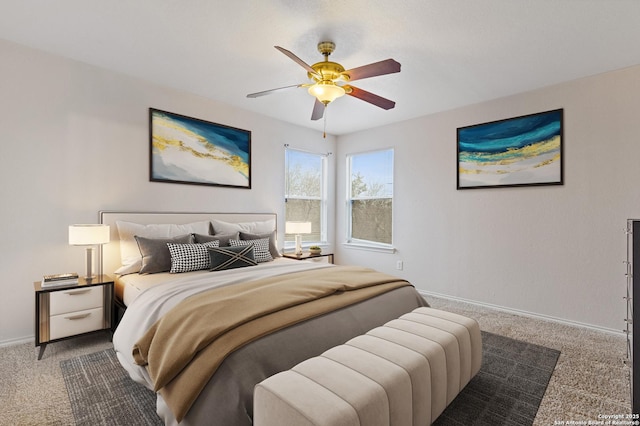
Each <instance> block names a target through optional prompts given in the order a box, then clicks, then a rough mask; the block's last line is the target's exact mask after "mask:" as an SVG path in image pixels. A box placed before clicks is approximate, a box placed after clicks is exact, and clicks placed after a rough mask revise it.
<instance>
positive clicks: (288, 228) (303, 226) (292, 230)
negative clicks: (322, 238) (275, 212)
mask: <svg viewBox="0 0 640 426" xmlns="http://www.w3.org/2000/svg"><path fill="white" fill-rule="evenodd" d="M284 228H285V229H284V232H285V233H287V234H310V233H311V222H287V223H285V226H284Z"/></svg>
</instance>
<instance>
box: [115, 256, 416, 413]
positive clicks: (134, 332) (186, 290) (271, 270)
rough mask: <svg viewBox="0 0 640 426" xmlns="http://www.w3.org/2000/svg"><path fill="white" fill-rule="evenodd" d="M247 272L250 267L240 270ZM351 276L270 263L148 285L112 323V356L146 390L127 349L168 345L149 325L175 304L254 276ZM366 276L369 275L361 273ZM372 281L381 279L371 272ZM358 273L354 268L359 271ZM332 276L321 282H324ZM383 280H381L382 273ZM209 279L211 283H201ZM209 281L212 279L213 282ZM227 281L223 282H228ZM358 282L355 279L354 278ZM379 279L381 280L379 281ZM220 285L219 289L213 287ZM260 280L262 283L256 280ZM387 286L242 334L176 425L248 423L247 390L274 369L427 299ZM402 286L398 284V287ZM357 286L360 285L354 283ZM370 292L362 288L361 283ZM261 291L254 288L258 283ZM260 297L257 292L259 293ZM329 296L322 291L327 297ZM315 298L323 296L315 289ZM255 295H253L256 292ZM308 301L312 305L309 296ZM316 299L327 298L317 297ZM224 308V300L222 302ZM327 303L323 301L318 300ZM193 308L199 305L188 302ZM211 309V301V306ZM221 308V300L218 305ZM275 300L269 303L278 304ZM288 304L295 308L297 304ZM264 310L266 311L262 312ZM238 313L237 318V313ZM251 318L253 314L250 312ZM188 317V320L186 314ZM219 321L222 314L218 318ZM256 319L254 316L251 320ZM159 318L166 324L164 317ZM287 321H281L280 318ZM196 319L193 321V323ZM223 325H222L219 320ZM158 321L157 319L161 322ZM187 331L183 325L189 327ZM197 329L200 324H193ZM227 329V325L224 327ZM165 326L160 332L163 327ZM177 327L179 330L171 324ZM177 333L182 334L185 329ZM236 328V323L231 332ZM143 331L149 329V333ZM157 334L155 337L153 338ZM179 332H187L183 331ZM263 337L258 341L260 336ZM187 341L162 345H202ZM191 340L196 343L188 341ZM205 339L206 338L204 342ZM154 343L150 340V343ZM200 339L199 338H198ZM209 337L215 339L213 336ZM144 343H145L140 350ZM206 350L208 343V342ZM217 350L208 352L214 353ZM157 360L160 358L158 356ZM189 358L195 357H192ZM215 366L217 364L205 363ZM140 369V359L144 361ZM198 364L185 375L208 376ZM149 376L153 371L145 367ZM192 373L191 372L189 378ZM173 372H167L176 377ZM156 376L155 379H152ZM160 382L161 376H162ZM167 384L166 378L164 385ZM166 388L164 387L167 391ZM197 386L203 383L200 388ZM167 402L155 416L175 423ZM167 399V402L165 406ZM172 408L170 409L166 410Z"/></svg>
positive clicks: (176, 409) (149, 382)
mask: <svg viewBox="0 0 640 426" xmlns="http://www.w3.org/2000/svg"><path fill="white" fill-rule="evenodd" d="M245 269H251V268H245ZM306 270H313V271H314V272H302V271H306ZM354 271H355V273H356V275H357V273H358V271H357V270H354V269H353V268H344V269H341V267H330V266H320V265H313V264H309V263H305V262H280V264H279V265H276V264H274V265H269V266H264V267H257V268H256V269H255V270H254V271H247V270H243V271H238V275H240V277H236V276H235V275H234V274H232V273H228V274H226V275H224V276H220V275H216V274H217V273H209V274H208V275H206V274H195V275H194V278H193V279H186V277H180V278H179V279H178V282H177V283H174V284H167V285H164V284H163V287H164V288H158V289H156V288H154V289H151V290H153V291H151V290H147V291H146V292H145V293H143V294H141V296H140V297H139V298H138V299H136V301H134V303H132V304H131V306H130V307H129V309H128V310H127V313H126V314H125V317H124V318H123V320H122V322H121V325H120V326H119V328H118V330H117V331H116V334H115V336H114V346H115V347H116V351H117V352H118V357H119V359H120V360H121V363H122V364H123V366H124V367H125V368H126V369H127V370H128V371H129V373H130V374H131V375H132V377H133V378H134V379H135V380H137V381H140V382H142V383H144V384H145V385H146V386H147V387H149V388H152V389H153V388H154V387H158V386H157V383H156V380H153V379H152V378H151V375H150V374H149V366H148V365H147V366H138V365H135V364H134V362H133V357H132V351H133V346H134V345H135V344H139V343H140V341H144V342H147V341H148V338H149V335H154V336H155V337H156V338H158V339H160V341H163V339H164V340H167V339H168V337H167V335H164V337H163V335H162V334H161V333H157V330H155V329H156V328H157V327H158V326H157V324H156V320H157V319H159V318H162V317H163V316H164V315H165V314H166V312H169V311H171V310H172V309H173V308H174V307H176V308H175V309H173V310H174V311H176V310H177V311H180V308H181V305H180V302H181V300H183V299H186V298H190V299H189V300H190V301H191V304H189V302H186V303H185V304H184V306H187V307H188V308H186V309H187V310H188V309H191V306H192V305H194V303H193V301H194V300H195V298H199V299H204V298H205V297H211V296H206V295H209V294H215V291H214V292H211V291H209V288H210V287H211V286H213V287H216V286H220V285H222V286H229V287H228V288H225V289H224V290H222V292H218V294H230V289H231V286H233V285H234V284H239V285H238V286H237V287H238V288H241V287H246V284H240V283H242V282H246V281H255V280H257V279H260V280H265V279H266V280H267V281H266V282H277V281H278V280H279V279H278V278H276V277H281V278H282V280H283V281H287V280H288V279H289V278H290V277H291V275H287V274H293V275H299V276H302V277H304V280H305V281H312V275H310V274H313V276H316V279H315V281H313V282H317V283H323V284H322V285H324V284H326V283H327V282H328V281H329V282H331V283H333V284H331V285H335V277H336V276H339V275H340V273H341V272H344V277H345V282H348V281H351V280H352V279H351V278H348V277H349V276H350V275H352V274H353V273H354ZM367 271H370V270H367ZM371 272H372V275H375V276H376V277H377V278H376V279H379V278H380V277H381V276H384V274H379V273H373V271H371ZM364 273H365V270H362V271H361V274H360V275H362V274H364ZM328 276H332V277H333V278H332V279H330V280H328V279H327V277H328ZM386 277H388V276H386ZM207 281H210V282H211V284H209V285H208V284H206V282H207ZM212 281H216V282H212ZM229 281H230V282H229ZM360 281H361V280H360ZM383 281H384V280H383ZM220 282H222V283H223V284H220ZM263 282H264V281H263ZM388 282H395V283H396V284H393V285H391V286H390V287H388V288H385V289H384V290H381V291H375V292H373V293H371V294H370V295H368V296H367V297H368V298H367V299H366V300H360V301H358V300H357V298H356V299H354V302H353V303H350V304H349V306H346V307H341V306H340V304H337V305H336V304H333V303H328V306H329V307H328V308H327V309H328V310H329V312H327V313H324V314H322V313H314V314H313V315H307V316H305V317H303V318H300V320H299V321H293V323H292V324H293V325H288V326H287V327H286V328H282V329H281V327H279V326H276V327H274V329H275V331H273V332H271V333H266V335H264V336H262V334H261V335H259V336H254V337H249V338H248V342H247V343H246V344H241V345H239V349H235V350H232V351H231V353H230V354H229V355H228V356H227V355H225V356H223V359H224V360H223V361H222V362H221V363H219V366H218V367H217V369H215V374H213V376H212V377H210V378H209V377H208V376H207V378H206V380H204V382H203V385H204V387H203V388H202V390H201V392H199V394H198V395H197V397H195V401H194V402H193V404H192V405H191V404H190V401H189V403H188V404H187V405H189V407H187V408H188V410H186V415H184V418H183V419H182V420H181V422H180V424H181V425H201V424H208V425H225V426H233V425H250V424H251V418H252V402H253V387H254V386H255V384H257V383H259V382H260V381H262V380H264V379H265V378H267V377H269V376H271V375H273V374H275V373H276V372H279V371H282V370H285V369H288V368H291V367H292V366H293V365H295V364H297V363H299V362H301V361H303V360H305V359H307V358H310V357H313V356H316V355H318V354H320V353H322V352H323V351H325V350H327V349H329V348H331V347H333V346H336V345H339V344H342V343H344V342H345V341H346V340H348V339H350V338H351V337H354V336H356V335H359V334H362V333H364V332H366V331H368V330H370V329H372V328H374V327H376V326H379V325H381V324H383V323H385V322H387V321H389V320H391V319H393V318H396V317H398V316H400V315H401V314H403V313H405V312H408V311H411V310H413V309H414V308H416V307H419V306H426V305H427V304H426V302H425V301H424V300H423V298H422V297H421V296H420V295H419V294H418V293H417V291H416V290H415V289H414V288H413V287H412V286H409V285H407V283H401V280H400V281H398V280H397V279H392V280H387V284H388ZM399 283H401V284H399ZM358 286H360V284H358ZM312 287H313V288H314V290H313V291H312V293H314V294H316V293H317V291H316V290H317V289H319V287H317V284H314V285H313V286H312ZM365 287H369V285H365ZM257 288H261V286H257ZM262 292H263V294H262V296H264V295H265V294H266V293H264V289H262ZM331 292H333V290H332V291H329V292H328V293H331ZM147 293H150V294H147ZM320 293H323V292H322V291H320ZM259 294H260V291H259V292H258V293H256V295H259ZM256 297H257V298H255V299H254V300H257V301H260V300H262V301H263V302H264V297H262V299H261V298H260V297H259V296H256ZM311 299H313V300H316V299H317V298H316V297H312V298H311ZM321 299H326V298H325V297H324V296H322V297H321ZM229 303H231V302H229ZM322 303H323V304H327V302H326V300H325V301H323V302H322ZM195 304H196V305H200V304H201V303H195ZM214 304H215V303H214ZM225 304H227V301H225ZM259 304H260V305H262V304H264V305H265V306H271V304H269V303H266V302H265V303H262V302H261V303H259ZM278 304H279V303H276V305H278ZM241 305H242V306H243V308H241V309H239V311H234V308H232V307H231V306H230V305H227V306H226V307H225V308H224V310H226V311H227V312H228V313H229V312H231V313H233V312H236V314H231V315H229V316H235V317H237V318H241V317H242V314H240V312H244V311H245V310H247V312H248V311H249V310H251V309H253V308H251V307H248V306H247V305H246V300H245V302H244V304H242V303H241ZM294 305H299V304H298V303H297V302H296V303H295V304H294ZM266 309H267V310H271V308H269V307H267V308H266ZM185 312H186V311H185V309H184V308H183V309H182V315H184V314H185ZM238 314H239V315H238ZM252 315H253V316H255V313H254V314H252ZM188 316H189V315H187V317H188ZM193 317H196V318H198V317H202V318H206V319H205V320H204V321H203V322H204V323H207V322H210V323H212V322H214V320H213V318H215V314H213V315H209V316H208V317H207V316H206V314H205V315H202V316H201V315H194V316H193ZM225 318H226V316H225ZM257 318H260V315H258V317H257ZM163 321H165V322H166V321H167V319H166V318H165V319H164V320H163ZM287 321H288V320H287ZM183 322H184V318H180V319H178V320H176V321H175V322H174V325H175V324H179V323H183ZM196 322H197V321H196ZM221 322H224V321H221ZM161 323H162V321H161ZM189 327H191V326H187V328H189ZM198 327H202V324H200V325H198ZM225 327H226V326H225ZM165 328H166V327H165ZM178 328H179V327H178ZM187 328H184V329H187ZM211 328H212V329H215V328H216V324H212V327H211ZM231 328H235V326H233V327H231ZM149 330H152V331H151V332H150V331H149ZM202 333H203V334H207V331H206V330H205V331H202ZM156 334H157V335H156ZM182 334H186V333H182ZM260 336H262V337H260ZM186 339H187V340H180V339H179V338H176V339H174V338H173V337H172V338H171V342H172V344H171V345H160V346H167V347H166V350H167V351H173V350H178V348H176V347H174V346H180V347H190V346H193V347H199V348H200V349H202V345H201V344H200V343H198V344H192V343H191V342H192V341H193V340H194V337H193V335H192V336H190V337H186ZM195 339H198V338H195ZM207 339H208V338H207ZM152 340H153V339H151V341H152ZM205 340H206V339H205ZM214 340H215V339H214ZM146 344H147V343H145V345H146ZM211 344H212V345H213V344H215V342H214V343H211ZM216 351H217V349H213V352H216ZM213 352H212V353H213ZM170 353H171V352H167V355H165V356H169V358H171V357H172V356H171V355H168V354H170ZM159 356H160V358H161V359H162V358H163V355H159ZM193 356H196V357H197V353H196V354H194V355H193ZM189 357H190V355H186V356H184V355H181V356H179V357H178V358H182V359H187V358H189ZM201 358H204V357H201ZM212 362H214V363H215V362H216V361H212ZM143 364H144V362H143ZM202 365H203V364H202V363H201V362H199V363H198V366H196V367H194V368H195V370H193V371H191V372H190V373H188V374H187V375H186V377H189V376H191V377H192V378H193V377H198V376H199V375H200V374H202V375H208V374H210V373H209V372H208V371H204V370H207V368H206V367H205V368H204V370H203V366H202ZM152 371H153V368H152ZM194 371H195V373H194ZM174 373H175V372H172V373H171V375H175V374H174ZM152 376H154V377H156V376H157V373H156V372H155V371H154V373H153V374H152ZM156 378H157V377H156ZM163 380H164V381H165V383H164V384H165V385H166V382H167V380H166V376H165V379H163ZM169 383H170V380H169ZM170 386H171V385H170V384H169V387H170ZM200 387H202V386H200ZM173 398H174V397H172V396H170V395H167V400H165V399H164V398H163V397H162V396H160V395H159V396H158V407H157V408H158V414H159V415H160V416H161V417H162V418H163V419H164V420H165V422H166V423H167V424H178V423H177V420H176V417H177V418H182V414H183V411H181V408H180V406H181V405H180V404H178V405H176V403H175V400H174V399H173ZM167 402H169V404H167ZM169 406H171V407H172V408H173V409H169Z"/></svg>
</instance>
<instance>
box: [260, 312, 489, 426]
mask: <svg viewBox="0 0 640 426" xmlns="http://www.w3.org/2000/svg"><path fill="white" fill-rule="evenodd" d="M481 363H482V342H481V337H480V327H479V326H478V323H477V322H476V321H475V320H473V319H470V318H466V317H464V316H461V315H457V314H453V313H450V312H445V311H440V310H437V309H433V308H418V309H416V310H414V311H413V312H410V313H407V314H405V315H403V316H401V317H400V318H398V319H395V320H393V321H390V322H388V323H386V324H385V325H383V326H382V327H378V328H375V329H373V330H371V331H369V332H368V333H366V334H364V335H362V336H357V337H355V338H353V339H351V340H349V341H348V342H347V343H345V344H344V345H340V346H336V347H334V348H332V349H329V350H328V351H326V352H325V353H323V354H322V355H320V356H317V357H314V358H311V359H308V360H306V361H304V362H302V363H300V364H298V365H296V366H295V367H293V368H292V369H291V370H287V371H283V372H281V373H278V374H276V375H274V376H271V377H269V378H267V379H266V380H264V381H262V382H261V383H259V384H258V385H256V388H255V392H254V413H253V415H254V418H253V422H254V423H253V424H254V425H256V426H288V425H291V426H306V425H309V426H311V425H314V426H321V425H326V426H356V425H361V426H378V425H379V426H391V425H393V426H405V425H407V426H408V425H428V424H431V423H433V421H435V419H436V418H437V417H438V416H439V415H440V414H441V413H442V412H443V411H444V409H445V408H446V406H447V405H449V404H450V403H451V401H453V399H454V398H455V397H456V395H458V393H460V391H461V390H462V389H463V388H464V387H465V386H466V385H467V383H469V381H470V380H471V378H472V377H473V376H475V375H476V373H477V372H478V371H479V370H480V364H481Z"/></svg>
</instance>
